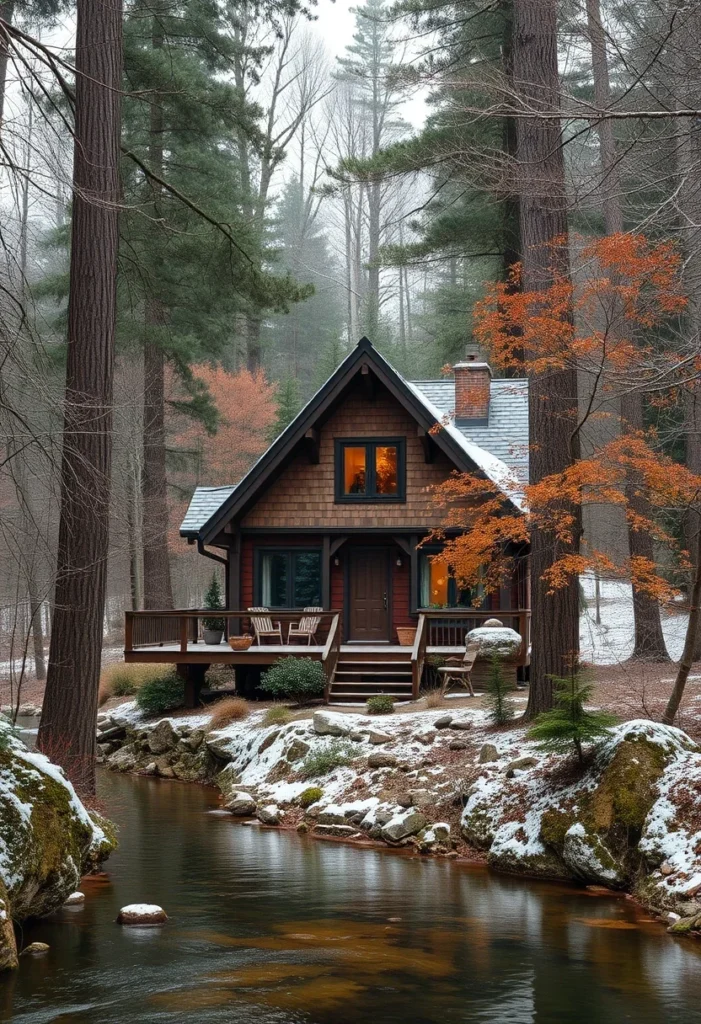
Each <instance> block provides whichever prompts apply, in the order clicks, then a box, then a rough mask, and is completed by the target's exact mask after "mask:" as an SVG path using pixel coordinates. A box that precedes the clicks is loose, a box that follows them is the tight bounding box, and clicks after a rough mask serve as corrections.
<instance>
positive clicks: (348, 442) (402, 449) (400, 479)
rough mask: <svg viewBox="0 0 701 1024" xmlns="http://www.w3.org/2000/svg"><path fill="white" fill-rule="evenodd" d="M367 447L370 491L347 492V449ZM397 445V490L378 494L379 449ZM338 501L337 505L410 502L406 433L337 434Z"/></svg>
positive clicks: (335, 461)
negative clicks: (376, 456) (376, 451)
mask: <svg viewBox="0 0 701 1024" xmlns="http://www.w3.org/2000/svg"><path fill="white" fill-rule="evenodd" d="M361 447H364V448H365V465H366V480H367V481H368V484H369V485H371V487H370V486H368V491H369V493H367V494H344V491H343V452H344V449H345V448H361ZM392 447H393V448H396V449H397V493H396V494H375V493H373V492H374V487H375V449H376V448H392ZM334 448H335V457H334V477H335V503H336V504H337V505H359V504H360V505H388V504H389V505H398V504H404V503H405V502H406V438H405V437H337V438H335V439H334Z"/></svg>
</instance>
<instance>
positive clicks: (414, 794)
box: [409, 789, 433, 807]
mask: <svg viewBox="0 0 701 1024" xmlns="http://www.w3.org/2000/svg"><path fill="white" fill-rule="evenodd" d="M409 798H410V800H411V806H414V807H428V806H429V804H430V803H431V802H432V800H433V794H432V793H430V792H429V791H428V790H427V789H410V790H409Z"/></svg>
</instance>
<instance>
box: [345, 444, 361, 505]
mask: <svg viewBox="0 0 701 1024" xmlns="http://www.w3.org/2000/svg"><path fill="white" fill-rule="evenodd" d="M365 489H366V465H365V446H364V445H363V447H362V448H360V447H358V448H352V447H350V446H347V447H345V448H344V449H343V493H344V494H365Z"/></svg>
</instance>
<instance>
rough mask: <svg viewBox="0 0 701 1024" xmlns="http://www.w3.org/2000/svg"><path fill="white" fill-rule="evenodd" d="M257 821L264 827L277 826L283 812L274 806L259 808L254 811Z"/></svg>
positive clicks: (268, 805)
mask: <svg viewBox="0 0 701 1024" xmlns="http://www.w3.org/2000/svg"><path fill="white" fill-rule="evenodd" d="M256 816H257V818H258V821H260V822H262V823H263V824H264V825H279V824H280V822H281V821H282V817H283V812H282V811H281V810H280V808H279V807H278V806H277V805H276V804H267V805H266V806H265V807H259V808H258V809H257V811H256Z"/></svg>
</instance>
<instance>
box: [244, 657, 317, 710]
mask: <svg viewBox="0 0 701 1024" xmlns="http://www.w3.org/2000/svg"><path fill="white" fill-rule="evenodd" d="M325 683H326V679H325V677H324V670H323V668H322V667H321V664H320V663H319V662H318V661H312V659H311V658H280V660H279V661H276V662H275V664H274V665H273V666H272V667H271V668H269V669H268V671H267V672H264V673H263V675H262V676H261V680H260V688H261V690H266V691H267V692H268V693H270V694H272V695H273V697H280V698H282V699H283V700H284V699H288V700H296V701H297V703H298V704H304V703H305V702H306V701H308V700H312V699H313V698H314V697H321V696H322V695H323V692H324V686H325Z"/></svg>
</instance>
